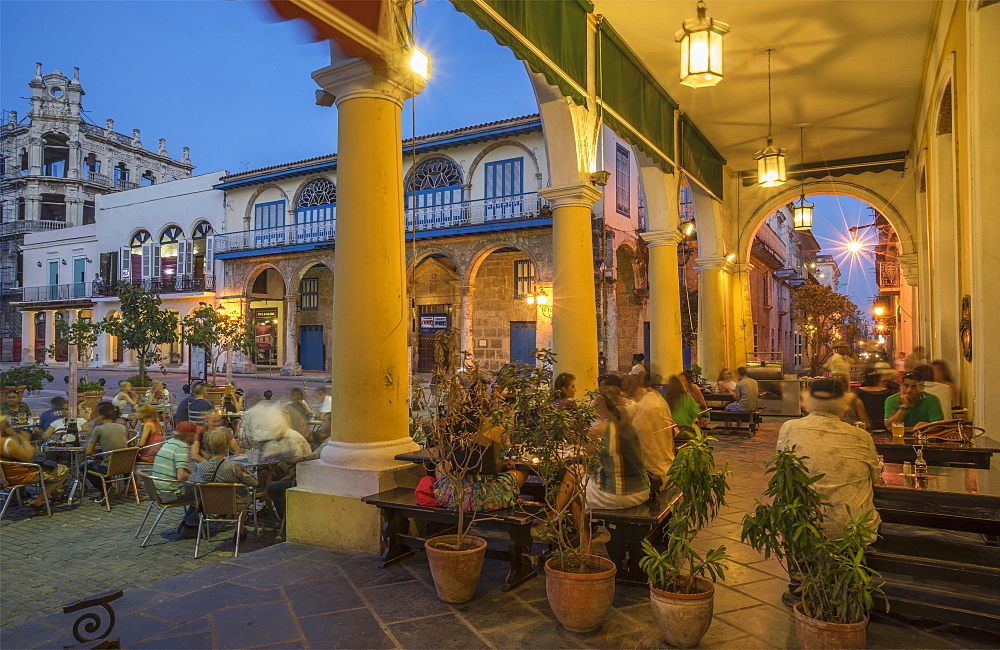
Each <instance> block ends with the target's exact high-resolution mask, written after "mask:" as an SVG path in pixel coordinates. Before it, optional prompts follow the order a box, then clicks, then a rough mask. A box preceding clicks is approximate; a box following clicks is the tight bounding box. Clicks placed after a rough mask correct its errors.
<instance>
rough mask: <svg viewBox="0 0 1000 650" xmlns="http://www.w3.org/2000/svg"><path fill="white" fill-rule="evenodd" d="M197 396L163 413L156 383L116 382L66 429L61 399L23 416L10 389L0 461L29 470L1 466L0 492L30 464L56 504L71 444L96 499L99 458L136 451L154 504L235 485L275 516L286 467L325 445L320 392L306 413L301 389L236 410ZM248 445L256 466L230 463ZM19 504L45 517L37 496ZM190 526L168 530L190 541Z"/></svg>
mask: <svg viewBox="0 0 1000 650" xmlns="http://www.w3.org/2000/svg"><path fill="white" fill-rule="evenodd" d="M206 392H207V386H206V385H205V384H204V383H196V384H195V385H193V386H192V387H191V389H190V394H188V395H186V396H185V397H184V398H183V399H181V400H180V401H179V402H178V403H177V404H176V406H173V405H172V404H171V399H170V393H169V391H167V389H166V387H165V386H164V384H163V382H162V381H160V380H154V381H153V382H152V385H151V386H150V388H149V389H148V390H146V391H145V392H144V393H137V392H136V391H134V390H133V389H132V385H131V383H130V382H128V381H122V382H119V385H118V390H117V391H116V393H115V394H114V396H113V397H112V399H111V400H110V401H106V402H101V403H99V404H98V405H97V407H96V408H95V409H94V413H93V414H92V415H93V418H92V419H90V420H88V419H86V418H84V417H78V418H76V421H75V422H68V421H67V417H68V404H67V401H66V399H65V398H64V397H54V398H53V399H52V400H51V403H50V406H51V408H49V409H48V410H46V411H44V412H42V413H41V414H39V416H38V417H37V419H33V418H32V413H31V410H30V408H29V407H28V406H27V405H26V404H25V403H24V402H23V401H22V399H21V394H20V392H19V391H10V392H9V393H8V395H7V396H6V398H7V399H6V400H5V401H4V402H3V403H0V460H3V461H7V462H14V463H31V464H34V465H35V466H34V467H31V466H27V465H5V466H4V480H5V481H6V482H7V483H8V484H10V485H17V484H24V483H29V482H32V481H37V480H38V472H39V469H38V468H39V467H40V468H41V473H42V478H43V479H44V485H45V492H46V493H47V494H48V496H49V500H50V502H51V503H56V504H58V503H61V502H64V501H66V499H67V496H68V495H67V489H66V488H67V480H68V478H69V477H70V467H69V464H70V463H71V462H72V461H71V460H70V459H71V457H72V456H71V454H69V453H67V452H65V451H61V449H64V448H65V446H70V445H72V446H77V445H78V446H79V447H83V448H84V451H83V454H84V456H85V457H86V460H85V462H84V463H83V464H82V465H81V466H80V468H79V470H80V475H81V476H86V477H87V479H89V481H90V482H91V484H92V485H93V486H94V487H95V488H96V489H97V491H98V493H99V494H101V496H99V497H97V498H95V499H94V501H96V502H103V499H104V497H103V492H102V489H101V482H100V479H99V478H98V477H97V476H96V475H95V474H93V473H105V472H106V471H107V465H106V462H107V460H106V455H103V454H106V453H107V452H111V451H114V450H117V449H123V448H126V447H138V448H139V452H138V455H137V463H141V464H144V465H145V468H146V469H145V471H147V472H148V473H149V475H150V476H151V477H152V478H153V483H154V485H155V486H156V488H157V491H158V492H159V496H160V498H161V500H162V501H163V502H164V503H171V502H175V501H178V500H181V501H193V491H194V484H195V483H199V482H219V483H238V484H240V485H241V486H243V487H241V488H239V489H238V496H239V502H240V505H241V506H247V505H250V504H251V500H252V499H253V492H252V490H253V489H254V488H257V487H258V486H262V485H263V484H265V483H266V484H267V496H268V500H269V501H270V502H271V504H273V506H274V510H275V514H276V515H277V516H278V517H279V519H283V518H284V510H285V508H284V506H285V499H284V492H285V490H287V489H288V488H289V487H291V486H292V485H294V481H295V466H296V465H297V463H299V462H301V461H303V460H309V459H314V458H318V457H319V454H320V452H321V449H322V446H323V445H324V444H325V442H326V440H327V439H328V438H329V433H330V398H329V396H328V394H327V391H326V389H324V388H319V389H316V390H315V391H313V397H314V398H315V399H316V400H317V404H316V406H315V407H313V406H311V405H310V404H309V403H308V402H307V401H306V399H305V394H304V391H303V390H302V389H300V388H293V389H292V390H291V391H290V393H289V395H288V397H287V398H286V399H282V400H272V398H273V393H272V392H271V391H265V399H264V400H262V401H260V402H258V403H257V404H255V405H254V406H252V407H250V408H248V409H247V410H245V411H243V410H242V406H243V404H242V401H243V393H242V391H239V390H233V389H232V387H229V389H228V390H227V393H226V399H225V401H224V403H223V406H222V407H221V408H218V407H217V406H216V405H215V404H213V402H212V401H210V400H209V399H207V398H206ZM81 414H82V413H81ZM42 445H45V446H44V449H43V448H42ZM249 448H253V449H255V452H256V454H257V456H259V459H260V460H259V462H257V461H255V462H254V463H251V464H250V467H251V470H252V471H251V470H248V469H247V466H246V465H244V464H243V463H241V462H237V460H233V457H241V458H242V456H241V455H242V454H244V450H245V449H249ZM140 468H141V467H140ZM88 470H90V472H93V473H88ZM261 496H262V495H261ZM29 506H30V508H31V510H32V511H33V512H36V513H43V512H45V504H44V497H43V495H42V493H41V492H39V493H38V495H37V497H36V498H35V500H34V501H32V502H31V503H30V504H29ZM197 519H198V515H197V511H196V510H195V509H194V508H193V507H190V508H189V509H188V510H187V512H186V513H185V518H184V521H183V523H182V524H181V525H180V526H179V527H178V532H179V533H180V534H181V536H182V537H193V536H194V535H195V534H196V530H197V528H196V526H197Z"/></svg>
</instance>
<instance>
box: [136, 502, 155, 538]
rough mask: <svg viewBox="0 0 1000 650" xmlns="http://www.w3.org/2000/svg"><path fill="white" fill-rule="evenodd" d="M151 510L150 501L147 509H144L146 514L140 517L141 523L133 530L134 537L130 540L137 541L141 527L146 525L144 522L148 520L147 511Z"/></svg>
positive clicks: (151, 504)
mask: <svg viewBox="0 0 1000 650" xmlns="http://www.w3.org/2000/svg"><path fill="white" fill-rule="evenodd" d="M152 509H153V502H152V501H150V502H149V507H148V508H146V514H144V515H143V516H142V523H141V524H139V527H138V528H136V529H135V537H133V538H132V539H139V533H141V532H142V527H143V526H145V525H146V520H147V519H149V511H150V510H152Z"/></svg>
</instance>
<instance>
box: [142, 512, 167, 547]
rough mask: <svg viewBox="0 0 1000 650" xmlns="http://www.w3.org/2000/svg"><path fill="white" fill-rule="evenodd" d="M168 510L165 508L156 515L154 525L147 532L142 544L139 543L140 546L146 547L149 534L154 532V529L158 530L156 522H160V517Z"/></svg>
mask: <svg viewBox="0 0 1000 650" xmlns="http://www.w3.org/2000/svg"><path fill="white" fill-rule="evenodd" d="M166 511H167V509H166V508H163V509H161V510H160V512H159V514H157V515H156V519H154V520H153V525H152V526H150V527H149V530H148V531H147V532H146V538H145V539H143V540H142V544H139V548H146V542H148V541H149V536H150V535H152V534H153V531H154V530H156V524H158V523H160V517H162V516H163V513H164V512H166Z"/></svg>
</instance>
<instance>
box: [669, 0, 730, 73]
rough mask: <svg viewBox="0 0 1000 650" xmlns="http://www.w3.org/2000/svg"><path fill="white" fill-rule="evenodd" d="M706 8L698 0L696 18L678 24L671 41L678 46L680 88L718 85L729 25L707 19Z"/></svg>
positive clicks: (700, 0)
mask: <svg viewBox="0 0 1000 650" xmlns="http://www.w3.org/2000/svg"><path fill="white" fill-rule="evenodd" d="M706 11H707V7H706V6H705V3H704V2H703V1H702V0H698V17H697V18H688V19H687V20H685V21H684V22H683V23H682V24H681V28H680V30H679V31H678V32H677V34H676V35H675V39H676V40H677V42H678V43H680V44H681V85H684V86H690V87H691V88H706V87H709V86H714V85H716V84H717V83H719V82H720V81H722V37H723V36H725V35H726V34H727V33H729V25H728V24H727V23H724V22H722V21H719V20H715V19H713V18H707V17H706V16H705V13H706Z"/></svg>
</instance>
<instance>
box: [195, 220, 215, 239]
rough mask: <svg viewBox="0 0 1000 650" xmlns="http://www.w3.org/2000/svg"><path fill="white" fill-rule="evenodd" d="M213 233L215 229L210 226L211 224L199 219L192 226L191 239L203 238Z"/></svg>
mask: <svg viewBox="0 0 1000 650" xmlns="http://www.w3.org/2000/svg"><path fill="white" fill-rule="evenodd" d="M214 233H215V230H214V229H213V228H212V224H210V223H208V222H207V221H199V222H198V225H197V226H195V227H194V235H193V236H192V237H191V239H195V240H198V239H204V238H206V237H208V236H209V235H212V234H214Z"/></svg>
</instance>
